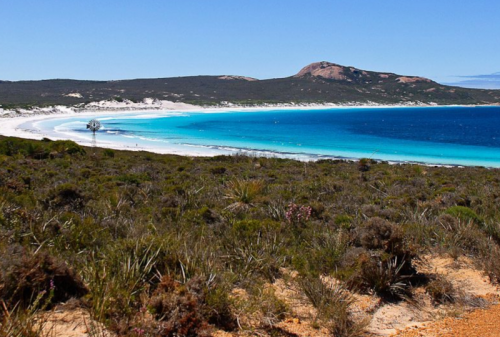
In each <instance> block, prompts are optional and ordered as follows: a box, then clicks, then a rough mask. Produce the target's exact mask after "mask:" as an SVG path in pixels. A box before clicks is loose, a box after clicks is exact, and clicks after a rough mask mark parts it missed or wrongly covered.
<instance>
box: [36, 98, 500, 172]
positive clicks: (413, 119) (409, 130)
mask: <svg viewBox="0 0 500 337" xmlns="http://www.w3.org/2000/svg"><path fill="white" fill-rule="evenodd" d="M91 118H92V117H82V116H75V117H66V118H56V117H55V118H52V119H48V120H43V121H41V122H36V123H33V125H32V127H35V128H37V129H38V130H39V132H42V133H44V134H46V135H48V136H51V135H52V136H56V137H58V138H69V139H73V140H75V141H80V142H83V143H88V142H89V141H90V140H91V137H92V135H91V132H89V131H88V130H87V129H86V127H85V126H86V123H87V122H88V121H89V120H90V119H91ZM96 118H97V119H98V120H99V121H100V122H101V123H102V126H103V128H102V129H101V130H100V131H98V133H97V145H98V146H99V145H100V144H101V145H104V146H106V144H107V145H110V144H114V145H119V146H120V147H128V148H137V149H146V150H151V151H155V152H164V153H169V152H170V153H185V154H193V153H195V154H201V155H203V154H206V155H216V154H231V153H238V152H243V153H253V154H256V155H265V156H276V157H289V158H295V159H301V160H317V159H327V158H349V159H351V158H372V159H378V160H386V161H391V162H419V163H427V164H442V165H478V166H487V167H500V107H415V108H413V107H412V108H409V107H405V108H332V109H318V110H267V111H263V110H256V111H243V112H242V111H234V112H210V113H207V112H171V111H164V112H158V111H153V112H152V111H149V112H144V111H141V112H126V113H122V114H119V115H118V114H116V113H115V114H109V115H103V114H102V113H100V114H99V117H96Z"/></svg>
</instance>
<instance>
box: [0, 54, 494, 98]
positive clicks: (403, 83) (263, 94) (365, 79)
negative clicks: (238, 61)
mask: <svg viewBox="0 0 500 337" xmlns="http://www.w3.org/2000/svg"><path fill="white" fill-rule="evenodd" d="M144 98H156V99H161V100H170V101H174V102H185V103H191V104H197V105H218V104H221V102H231V103H236V104H249V105H258V104H263V103H290V102H294V103H325V102H329V103H339V104H364V103H375V104H399V103H409V102H419V103H424V104H499V103H500V90H480V89H466V88H460V87H451V86H446V85H441V84H439V83H436V82H434V81H431V80H429V79H426V78H423V77H418V76H403V75H397V74H393V73H379V72H373V71H366V70H361V69H357V68H354V67H345V66H341V65H338V64H334V63H329V62H317V63H312V64H310V65H308V66H306V67H304V68H303V69H302V70H300V71H299V72H298V73H297V74H296V75H294V76H290V77H285V78H275V79H268V80H257V79H255V78H250V77H244V76H232V75H221V76H190V77H175V78H157V79H135V80H121V81H79V80H65V79H55V80H43V81H18V82H10V81H0V105H2V107H3V108H12V107H20V106H34V105H36V106H44V105H54V104H63V105H76V104H85V103H90V102H93V101H101V100H109V99H115V100H123V99H129V100H132V101H142V100H143V99H144Z"/></svg>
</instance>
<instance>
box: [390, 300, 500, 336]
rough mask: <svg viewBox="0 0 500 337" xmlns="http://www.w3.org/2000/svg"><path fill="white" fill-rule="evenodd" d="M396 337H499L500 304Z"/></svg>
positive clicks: (402, 332) (407, 331)
mask: <svg viewBox="0 0 500 337" xmlns="http://www.w3.org/2000/svg"><path fill="white" fill-rule="evenodd" d="M392 336H394V337H396V336H397V337H434V336H436V337H438V336H439V337H497V336H500V304H497V305H494V306H492V307H490V308H488V309H478V310H475V311H473V312H471V313H468V314H466V315H464V316H462V317H460V318H451V317H449V318H445V319H443V320H441V321H437V322H433V323H429V324H424V325H423V326H421V327H419V328H407V329H405V330H404V331H401V332H399V333H397V334H394V335H392Z"/></svg>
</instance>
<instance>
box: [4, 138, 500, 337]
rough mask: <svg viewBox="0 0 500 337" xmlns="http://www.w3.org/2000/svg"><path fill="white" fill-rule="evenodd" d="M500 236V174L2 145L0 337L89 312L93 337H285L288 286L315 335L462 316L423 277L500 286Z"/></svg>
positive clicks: (449, 290)
mask: <svg viewBox="0 0 500 337" xmlns="http://www.w3.org/2000/svg"><path fill="white" fill-rule="evenodd" d="M94 152H95V153H94ZM499 224H500V171H499V170H496V169H485V168H475V167H468V168H443V167H423V166H418V165H389V164H387V163H383V162H382V163H376V162H373V161H370V160H362V161H360V162H359V163H355V162H345V161H331V160H326V161H318V162H311V163H304V162H297V161H293V160H288V159H278V158H254V157H247V156H238V155H236V156H219V157H213V158H189V157H180V156H173V155H157V154H152V153H146V152H125V151H114V150H109V149H95V150H93V149H88V148H83V147H80V146H79V145H77V144H75V143H73V142H70V141H50V140H48V139H45V140H43V141H30V140H20V139H15V138H0V254H1V259H0V312H1V313H0V331H1V332H0V336H37V335H40V334H41V332H40V331H42V325H43V320H42V319H40V317H42V316H43V313H44V312H45V311H47V310H51V309H53V308H56V307H57V306H58V305H60V304H61V303H66V305H68V303H70V304H71V305H72V306H77V307H81V308H85V310H88V312H89V313H90V315H91V317H92V319H93V320H92V322H98V323H96V324H97V325H95V327H94V328H92V327H90V329H89V331H90V332H89V333H90V334H93V335H95V336H101V335H102V334H100V333H102V331H101V330H99V329H98V328H97V327H102V326H105V327H106V329H107V330H108V331H111V332H113V333H116V334H117V335H119V336H197V335H200V336H209V335H211V334H212V333H213V332H214V331H216V330H219V331H220V330H224V331H228V332H234V333H245V332H253V333H256V334H257V335H262V334H268V335H272V336H279V335H285V336H289V335H290V334H289V333H286V332H284V331H283V330H282V329H280V328H279V323H280V322H283V321H284V320H286V319H289V318H290V317H292V312H293V310H294V308H292V307H291V306H290V304H289V303H287V301H285V300H283V298H282V297H280V296H278V294H277V292H276V290H275V288H273V284H275V283H276V282H277V280H280V282H281V281H282V280H286V281H287V282H290V283H291V284H293V287H294V289H295V290H296V294H297V296H301V297H302V298H303V299H305V300H306V301H307V302H308V303H309V304H310V305H311V306H312V307H314V308H315V309H314V310H315V311H314V312H315V316H314V320H313V322H312V323H311V326H312V327H313V328H314V329H317V331H318V332H319V331H327V333H329V334H331V335H335V336H357V335H360V334H362V331H363V326H364V325H365V324H366V321H365V320H364V319H361V318H359V317H357V316H356V315H355V314H353V311H352V310H351V309H352V305H353V303H354V296H357V294H372V295H373V296H376V297H377V298H379V299H380V301H382V302H398V301H408V302H411V301H412V298H413V296H414V294H415V292H416V291H417V290H419V291H420V292H422V291H425V292H426V293H427V294H429V295H430V296H431V297H432V299H433V301H434V303H435V305H439V304H440V303H450V302H454V301H459V300H460V298H461V297H460V296H459V293H460V292H459V289H455V288H454V286H453V285H452V284H450V283H449V282H448V281H446V280H444V279H441V278H440V277H438V276H435V275H432V274H428V273H427V274H426V273H422V272H419V269H418V267H417V266H418V261H419V260H420V258H421V257H422V256H424V255H428V254H448V255H450V256H452V257H454V258H459V257H463V256H467V257H469V258H470V259H472V260H473V261H475V263H476V265H477V267H478V268H481V269H482V270H484V272H485V273H487V274H488V276H489V277H490V279H491V280H492V281H493V282H496V281H498V280H499V279H500V246H499V243H500V225H499ZM469 301H473V299H469ZM98 330H99V331H101V332H99V331H98Z"/></svg>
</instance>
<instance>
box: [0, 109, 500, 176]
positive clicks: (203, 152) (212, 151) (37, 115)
mask: <svg viewBox="0 0 500 337" xmlns="http://www.w3.org/2000/svg"><path fill="white" fill-rule="evenodd" d="M488 106H493V107H494V106H495V105H481V106H477V105H473V107H488ZM425 107H435V108H440V107H442V108H446V107H471V106H470V105H430V104H416V103H412V104H406V105H402V104H398V105H375V104H374V105H354V104H353V105H351V104H349V105H338V104H328V103H326V104H278V105H271V104H267V105H262V106H251V107H250V106H249V107H243V106H237V105H231V106H223V107H222V106H218V107H202V106H196V105H190V104H185V103H174V102H169V101H155V100H149V101H147V100H145V102H143V103H131V102H130V103H129V102H110V101H103V102H96V103H94V105H91V106H90V108H74V107H66V106H54V107H47V108H35V109H33V110H22V109H20V110H21V111H19V110H17V111H15V112H14V111H7V112H6V110H1V109H0V123H1V127H0V135H3V136H6V137H18V138H25V139H36V140H40V139H42V138H44V137H46V138H50V139H54V140H64V139H71V140H73V141H75V142H77V143H79V144H81V145H84V146H91V141H90V140H83V139H74V137H70V136H68V137H57V136H56V137H55V136H54V135H52V134H51V135H49V134H46V133H43V132H39V131H37V129H36V126H35V124H36V123H37V122H41V121H45V120H48V119H53V118H68V117H85V116H92V117H95V116H98V115H105V116H110V115H111V116H115V115H120V114H124V113H134V112H148V111H151V112H154V113H159V112H161V113H166V114H167V113H176V112H177V113H183V112H196V113H226V112H262V111H286V110H304V111H307V110H318V109H353V108H355V109H358V108H360V109H377V108H425ZM2 112H3V114H2ZM13 113H15V115H14V116H13ZM97 118H98V117H97ZM28 123H30V126H31V128H21V125H23V124H28ZM99 147H102V148H111V149H115V150H126V151H149V152H154V153H160V154H174V155H181V156H201V157H210V156H216V155H231V154H245V155H250V156H252V155H253V156H264V157H265V156H268V157H269V156H270V157H273V156H274V157H280V156H282V157H284V158H289V159H294V160H298V161H316V160H322V159H326V160H328V159H331V160H346V161H358V160H359V159H360V158H354V157H353V158H348V157H343V156H340V155H339V156H334V155H332V156H327V155H315V156H312V155H308V154H306V153H283V154H282V153H279V152H274V151H269V150H265V149H264V150H259V149H255V150H254V149H235V148H231V147H227V146H217V147H206V146H200V147H199V149H197V150H196V151H189V150H186V148H185V146H183V147H180V146H176V145H174V144H170V145H169V146H168V147H166V148H165V147H162V148H155V147H142V146H141V147H139V146H137V145H136V147H134V146H130V145H127V144H126V143H118V142H116V143H114V142H105V141H100V142H99ZM194 148H195V146H193V150H194ZM374 160H376V161H383V162H388V163H390V164H394V165H398V164H416V165H424V166H441V167H464V166H473V165H463V164H439V163H428V162H422V161H417V160H416V161H411V160H384V159H374Z"/></svg>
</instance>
